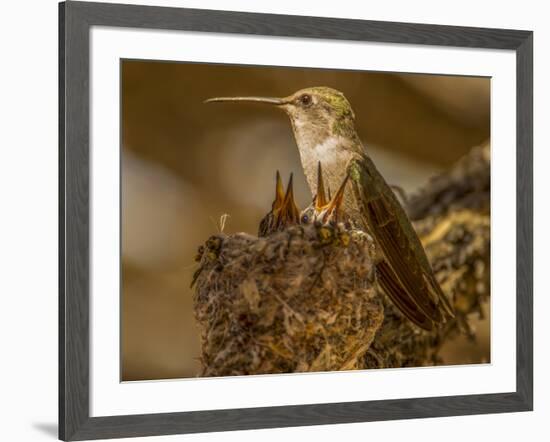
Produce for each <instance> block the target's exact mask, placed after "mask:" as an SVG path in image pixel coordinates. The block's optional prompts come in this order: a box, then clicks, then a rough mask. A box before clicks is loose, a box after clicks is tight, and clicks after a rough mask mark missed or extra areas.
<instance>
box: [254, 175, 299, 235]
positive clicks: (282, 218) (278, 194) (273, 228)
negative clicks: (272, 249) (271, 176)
mask: <svg viewBox="0 0 550 442" xmlns="http://www.w3.org/2000/svg"><path fill="white" fill-rule="evenodd" d="M292 181H293V176H292V174H290V178H289V180H288V185H287V188H286V193H285V192H284V189H283V182H282V180H281V174H280V173H279V171H277V174H276V176H275V199H274V200H273V203H272V204H271V210H270V211H269V213H268V214H267V215H266V216H264V217H263V218H262V220H261V221H260V227H259V229H258V236H260V237H263V236H269V235H271V234H272V233H275V232H278V231H280V230H283V229H285V228H286V227H287V226H290V225H293V224H299V223H300V210H299V209H298V207H297V206H296V202H295V201H294V188H293V182H292Z"/></svg>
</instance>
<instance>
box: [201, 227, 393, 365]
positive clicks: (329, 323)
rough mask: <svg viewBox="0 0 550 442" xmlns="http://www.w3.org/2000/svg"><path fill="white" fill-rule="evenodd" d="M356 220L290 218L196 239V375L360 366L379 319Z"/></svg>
mask: <svg viewBox="0 0 550 442" xmlns="http://www.w3.org/2000/svg"><path fill="white" fill-rule="evenodd" d="M373 259H374V246H373V243H372V240H371V238H370V237H369V236H368V235H366V234H365V233H364V232H362V231H360V230H353V229H348V228H345V227H344V226H342V225H340V226H337V227H331V226H319V225H294V226H291V227H288V228H287V229H285V230H283V231H281V232H277V233H275V234H273V235H270V236H268V237H265V238H257V237H255V236H252V235H248V234H245V233H237V234H233V235H225V234H218V235H214V236H212V237H211V238H209V239H208V241H206V244H205V245H204V246H203V247H201V249H200V251H199V255H198V256H197V260H198V261H199V269H198V270H197V272H196V277H195V281H194V282H195V285H196V290H195V295H194V310H195V317H196V320H197V323H198V325H199V328H200V333H201V357H200V359H201V366H202V370H201V373H200V375H201V376H229V375H246V374H264V373H294V372H308V371H334V370H350V369H355V368H363V366H364V362H363V361H364V355H365V353H366V351H367V350H368V348H369V346H370V344H371V342H372V341H373V339H374V336H375V334H376V331H377V330H378V329H379V327H380V325H381V324H382V321H383V319H384V310H383V307H382V301H381V298H380V296H379V294H378V293H377V292H376V289H375V284H374V267H373Z"/></svg>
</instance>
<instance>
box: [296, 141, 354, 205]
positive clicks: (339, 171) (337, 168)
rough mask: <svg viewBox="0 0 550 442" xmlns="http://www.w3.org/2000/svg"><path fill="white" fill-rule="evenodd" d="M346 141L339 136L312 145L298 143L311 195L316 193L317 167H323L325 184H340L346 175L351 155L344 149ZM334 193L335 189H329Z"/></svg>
mask: <svg viewBox="0 0 550 442" xmlns="http://www.w3.org/2000/svg"><path fill="white" fill-rule="evenodd" d="M345 144H346V141H345V139H344V138H342V137H340V136H330V137H327V138H325V139H324V140H323V141H322V142H320V143H316V144H313V145H309V146H308V145H307V144H306V143H298V147H299V151H300V158H301V160H302V167H303V168H304V173H305V175H306V178H307V182H308V185H309V188H310V190H311V194H312V195H315V194H316V193H317V166H318V163H319V161H320V162H321V166H322V167H323V175H324V176H325V179H326V182H341V181H343V179H344V177H345V173H346V165H347V163H348V161H349V160H350V159H351V157H352V153H351V152H350V151H349V150H347V149H345V148H344V146H345ZM331 191H333V192H334V191H336V189H331Z"/></svg>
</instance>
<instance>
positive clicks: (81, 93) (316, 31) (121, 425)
mask: <svg viewBox="0 0 550 442" xmlns="http://www.w3.org/2000/svg"><path fill="white" fill-rule="evenodd" d="M95 25H103V26H115V27H117V26H118V27H131V28H149V29H170V30H188V31H200V32H218V33H237V34H254V35H270V36H286V37H301V38H324V39H338V40H355V41H371V42H389V43H405V44H423V45H424V44H425V45H441V46H455V47H469V48H495V49H509V50H514V51H515V52H516V60H517V68H516V69H517V86H516V87H517V194H516V201H517V213H516V218H517V343H516V345H517V349H516V355H517V385H516V391H512V392H503V393H498V394H480V395H467V396H446V397H430V398H412V399H397V400H380V401H364V402H344V403H336V404H314V405H297V406H277V407H262V408H247V409H227V410H214V411H193V412H182V413H160V414H147V415H127V416H107V417H90V413H89V395H90V391H89V388H90V385H89V369H90V368H89V367H90V366H89V363H90V360H89V350H90V349H89V282H90V281H89V227H90V212H89V174H90V163H89V113H90V109H89V62H90V59H89V43H90V41H89V35H90V27H91V26H95ZM532 272H533V33H532V32H530V31H516V30H503V29H483V28H469V27H457V26H440V25H424V24H410V23H392V22H377V21H363V20H347V19H333V18H317V17H300V16H285V15H272V14H251V13H241V12H227V11H209V10H196V9H180V8H164V7H152V6H130V5H119V4H106V3H81V2H72V1H69V2H65V3H61V4H60V5H59V437H60V438H61V439H63V440H86V439H100V438H113V437H128V436H147V435H163V434H177V433H195V432H207V431H226V430H242V429H253V428H273V427H288V426H299V425H318V424H331V423H347V422H365V421H376V420H391V419H409V418H421V417H437V416H453V415H470V414H482V413H504V412H512V411H528V410H532V409H533V273H532Z"/></svg>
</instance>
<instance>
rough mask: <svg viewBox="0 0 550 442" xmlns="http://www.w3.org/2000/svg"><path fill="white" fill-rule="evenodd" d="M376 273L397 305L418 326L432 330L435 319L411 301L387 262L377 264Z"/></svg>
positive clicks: (384, 288)
mask: <svg viewBox="0 0 550 442" xmlns="http://www.w3.org/2000/svg"><path fill="white" fill-rule="evenodd" d="M376 275H377V277H378V283H379V284H380V286H381V287H382V290H384V293H386V295H388V297H389V298H390V299H391V301H392V302H393V303H394V304H395V306H396V307H397V308H398V309H399V310H400V311H401V312H402V313H403V314H404V315H405V316H406V317H407V318H408V319H409V320H410V321H412V322H413V323H414V324H416V325H417V326H418V327H420V328H422V329H424V330H427V331H431V330H432V328H433V321H432V320H431V319H429V318H428V317H427V316H426V315H425V314H424V312H423V311H422V310H420V309H419V308H418V306H417V305H416V304H415V303H414V302H411V301H410V299H409V296H408V294H407V293H406V292H405V291H404V289H403V287H402V286H401V285H400V284H399V282H398V279H397V276H396V275H395V273H394V272H393V270H392V269H391V267H390V266H389V265H388V264H387V263H386V262H384V261H381V262H379V263H378V264H376Z"/></svg>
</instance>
